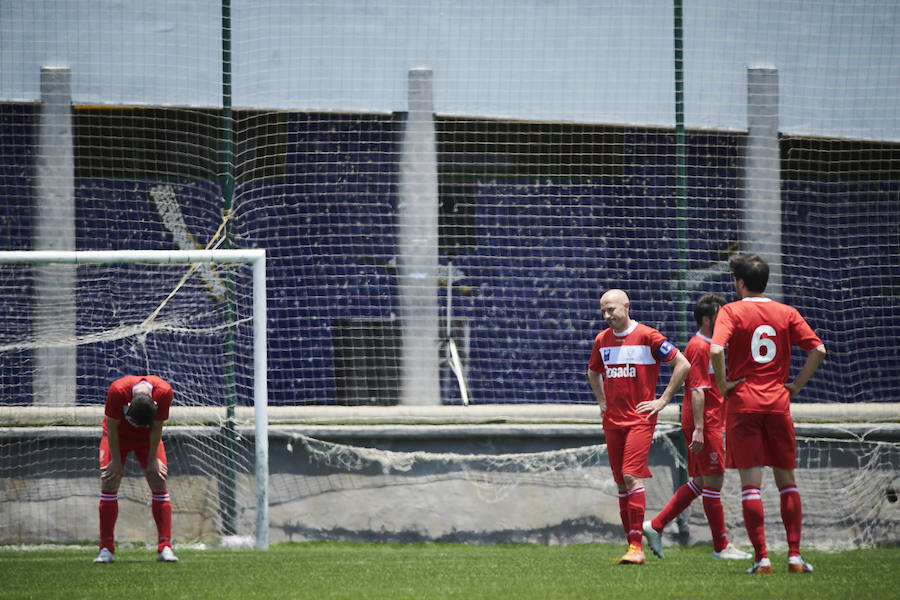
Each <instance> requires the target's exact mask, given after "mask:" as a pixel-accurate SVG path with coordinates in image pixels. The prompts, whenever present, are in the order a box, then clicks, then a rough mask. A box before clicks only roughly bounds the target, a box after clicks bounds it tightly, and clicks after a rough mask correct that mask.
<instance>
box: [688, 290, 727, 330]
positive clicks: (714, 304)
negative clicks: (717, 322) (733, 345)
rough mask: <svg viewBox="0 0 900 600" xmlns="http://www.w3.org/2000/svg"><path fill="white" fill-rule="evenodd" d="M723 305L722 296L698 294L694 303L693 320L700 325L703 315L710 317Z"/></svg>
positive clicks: (723, 299)
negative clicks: (698, 296)
mask: <svg viewBox="0 0 900 600" xmlns="http://www.w3.org/2000/svg"><path fill="white" fill-rule="evenodd" d="M723 306H725V298H723V297H722V296H716V295H715V294H706V295H705V296H700V298H699V299H698V300H697V302H695V303H694V320H695V321H697V325H702V324H703V317H709V318H710V319H712V318H713V317H715V316H716V313H717V312H719V309H720V308H722V307H723Z"/></svg>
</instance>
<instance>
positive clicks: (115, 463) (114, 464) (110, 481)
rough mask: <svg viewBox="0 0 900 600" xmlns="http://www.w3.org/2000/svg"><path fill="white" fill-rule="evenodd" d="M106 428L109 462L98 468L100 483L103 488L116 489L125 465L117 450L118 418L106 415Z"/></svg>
mask: <svg viewBox="0 0 900 600" xmlns="http://www.w3.org/2000/svg"><path fill="white" fill-rule="evenodd" d="M106 428H107V434H106V439H107V441H108V442H109V463H108V464H107V465H106V466H104V467H101V468H100V483H101V486H102V487H103V489H106V490H117V489H118V488H119V481H121V479H122V475H123V474H124V473H125V465H124V464H122V457H121V452H120V451H119V419H113V418H112V417H107V419H106Z"/></svg>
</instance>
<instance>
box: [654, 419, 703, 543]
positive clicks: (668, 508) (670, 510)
mask: <svg viewBox="0 0 900 600" xmlns="http://www.w3.org/2000/svg"><path fill="white" fill-rule="evenodd" d="M683 431H684V437H685V441H686V442H687V444H688V445H690V442H691V437H692V436H693V433H694V429H693V427H691V426H690V425H688V426H687V427H685V428H684V429H683ZM687 461H688V476H689V477H690V479H689V480H688V481H687V483H684V484H682V485H681V486H679V487H678V489H676V490H675V493H674V494H672V497H671V498H670V499H669V501H668V502H667V503H666V505H665V506H664V507H663V509H662V510H661V511H659V513H658V514H657V515H656V516H655V517H653V518H652V519H650V520H649V521H645V522H644V526H643V529H644V535H646V536H647V540H648V541H649V542H650V548H651V549H652V550H653V553H654V554H655V555H656V556H658V557H660V558H663V555H662V544H661V537H662V536H661V534H662V530H663V529H664V528H665V527H666V525H668V524H669V523H671V522H672V521H673V520H674V519H675V517H677V516H678V515H680V514H681V513H682V512H684V510H685V509H686V508H687V507H688V506H690V505H691V503H692V502H693V501H694V500H695V499H696V498H697V497H698V496H699V495H700V493H701V492H702V483H701V481H700V477H699V473H700V464H699V462H698V460H697V454H696V453H694V452H688V455H687Z"/></svg>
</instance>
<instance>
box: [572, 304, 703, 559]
mask: <svg viewBox="0 0 900 600" xmlns="http://www.w3.org/2000/svg"><path fill="white" fill-rule="evenodd" d="M630 308H631V303H630V301H629V300H628V296H627V294H625V292H624V291H622V290H617V289H613V290H608V291H607V292H606V293H604V294H603V296H602V297H601V298H600V310H601V312H602V313H603V319H604V320H605V321H606V323H607V324H608V325H609V329H605V330H603V331H602V332H600V333H599V334H597V337H596V338H595V339H594V346H593V348H592V349H591V356H590V360H589V362H588V373H587V376H588V381H589V382H590V385H591V389H592V390H593V392H594V396H595V397H596V398H597V404H599V405H600V414H601V415H602V417H603V432H604V433H605V435H606V447H607V452H608V454H609V466H610V468H611V469H612V472H613V479H614V480H615V482H616V485H617V486H618V488H619V515H620V516H621V518H622V526H623V527H624V528H625V534H626V537H627V540H628V550H627V552H626V553H625V555H624V556H623V557H622V558H620V559H619V563H621V564H644V563H645V562H646V558H645V557H644V550H643V545H642V543H641V542H642V538H643V535H644V533H643V523H644V511H645V509H646V504H647V498H646V495H645V493H644V482H643V480H644V479H646V478H647V477H652V475H651V473H650V469H649V468H648V466H647V457H648V455H649V454H650V443H651V442H652V441H653V431H654V430H655V429H656V417H657V413H659V411H661V410H662V409H663V408H664V407H665V406H666V404H668V403H669V401H670V400H671V399H672V396H673V395H674V394H675V391H676V390H677V389H678V388H680V387H681V384H682V383H684V379H685V377H686V376H687V373H688V370H689V369H690V366H691V365H690V363H688V361H687V359H686V358H685V357H684V355H682V354H681V351H679V350H678V348H676V347H675V346H674V345H673V344H672V343H671V342H670V341H669V340H668V339H666V338H665V337H664V336H663V334H661V333H660V332H659V331H657V330H656V329H653V328H652V327H648V326H647V325H643V324H641V323H638V322H637V321H633V320H632V319H631V317H630V315H629V311H630ZM662 362H666V363H671V364H672V365H673V371H672V375H671V376H670V377H669V383H668V385H667V386H666V389H665V390H664V391H663V393H662V394H661V395H660V397H659V398H657V397H656V383H657V379H658V378H659V365H660V363H662Z"/></svg>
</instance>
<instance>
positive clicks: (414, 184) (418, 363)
mask: <svg viewBox="0 0 900 600" xmlns="http://www.w3.org/2000/svg"><path fill="white" fill-rule="evenodd" d="M408 98H409V100H408V102H409V107H408V115H407V118H406V125H405V129H404V132H403V141H402V145H401V153H402V155H401V157H400V178H399V194H398V206H397V277H398V284H399V305H398V312H399V318H400V329H401V334H400V335H401V346H402V349H401V367H400V380H401V381H400V387H401V392H400V403H401V404H406V405H438V404H440V403H441V396H440V361H439V351H440V348H439V339H438V316H439V315H438V278H437V276H438V177H437V136H436V133H435V125H434V91H433V79H432V73H431V69H410V71H409V91H408Z"/></svg>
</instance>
